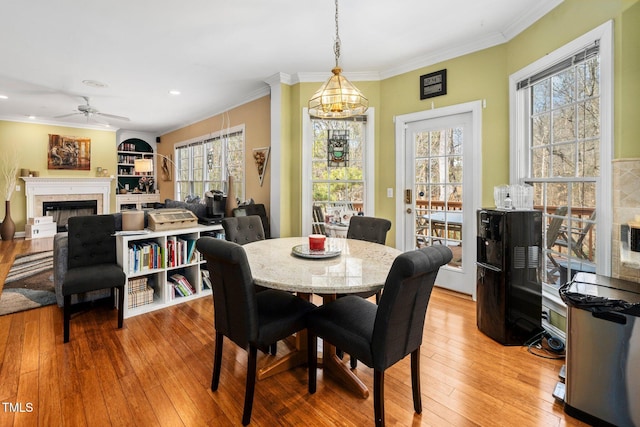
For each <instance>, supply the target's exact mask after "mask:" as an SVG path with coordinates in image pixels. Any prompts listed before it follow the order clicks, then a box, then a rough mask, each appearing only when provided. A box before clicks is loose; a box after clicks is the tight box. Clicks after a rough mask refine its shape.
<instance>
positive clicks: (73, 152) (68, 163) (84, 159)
mask: <svg viewBox="0 0 640 427" xmlns="http://www.w3.org/2000/svg"><path fill="white" fill-rule="evenodd" d="M47 169H71V170H83V171H88V170H91V138H85V137H77V136H63V135H54V134H49V146H48V148H47Z"/></svg>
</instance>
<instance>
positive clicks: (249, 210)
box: [231, 203, 271, 239]
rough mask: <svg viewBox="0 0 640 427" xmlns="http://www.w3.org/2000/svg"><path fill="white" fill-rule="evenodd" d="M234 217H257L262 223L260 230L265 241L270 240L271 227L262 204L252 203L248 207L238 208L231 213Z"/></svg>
mask: <svg viewBox="0 0 640 427" xmlns="http://www.w3.org/2000/svg"><path fill="white" fill-rule="evenodd" d="M231 214H232V215H233V216H234V217H241V216H251V215H258V216H259V217H260V221H262V229H263V230H264V236H265V239H270V238H271V226H270V225H269V217H268V216H267V209H266V208H265V206H264V204H262V203H253V204H250V205H243V206H238V207H237V208H235V209H233V211H231Z"/></svg>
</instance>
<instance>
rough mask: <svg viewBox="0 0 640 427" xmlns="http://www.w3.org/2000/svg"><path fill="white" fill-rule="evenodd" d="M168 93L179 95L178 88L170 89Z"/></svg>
mask: <svg viewBox="0 0 640 427" xmlns="http://www.w3.org/2000/svg"><path fill="white" fill-rule="evenodd" d="M169 95H180V91H179V90H175V89H174V90H170V91H169Z"/></svg>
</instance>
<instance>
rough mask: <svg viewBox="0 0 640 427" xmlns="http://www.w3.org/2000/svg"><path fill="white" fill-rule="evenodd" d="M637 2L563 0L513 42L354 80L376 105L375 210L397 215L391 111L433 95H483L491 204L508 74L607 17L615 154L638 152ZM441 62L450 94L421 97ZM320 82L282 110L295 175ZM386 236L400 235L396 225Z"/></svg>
mask: <svg viewBox="0 0 640 427" xmlns="http://www.w3.org/2000/svg"><path fill="white" fill-rule="evenodd" d="M639 9H640V3H639V2H638V0H565V1H564V2H563V3H562V4H561V5H559V6H558V7H557V8H556V9H554V10H553V11H551V12H550V13H549V14H547V15H546V16H544V17H543V18H541V19H540V20H539V21H538V22H536V23H535V24H534V25H532V26H531V27H529V28H528V29H527V30H525V31H524V32H522V33H521V34H520V35H518V36H517V37H515V38H514V39H512V40H511V41H509V42H508V43H505V44H502V45H500V46H495V47H492V48H488V49H485V50H482V51H479V52H475V53H472V54H468V55H464V56H461V57H458V58H454V59H451V60H447V61H443V62H441V63H438V64H434V65H432V66H429V67H425V68H421V69H418V70H414V71H411V72H408V73H405V74H402V75H398V76H394V77H391V78H388V79H385V80H382V81H379V82H357V81H356V82H354V83H355V84H356V86H357V87H358V88H359V89H360V90H361V91H362V92H363V93H364V94H365V96H367V97H368V98H369V100H370V105H371V106H373V107H375V108H376V117H375V120H376V134H375V140H376V145H375V150H376V155H375V163H376V164H375V171H376V176H375V182H374V185H375V194H376V205H375V206H376V207H375V213H374V214H375V215H376V216H381V217H385V218H388V219H391V220H392V221H393V220H394V219H395V198H387V197H386V188H389V187H391V188H395V174H396V168H395V162H396V159H395V125H394V117H395V116H397V115H401V114H407V113H413V112H418V111H424V110H428V109H431V108H432V102H433V107H434V108H440V107H445V106H450V105H455V104H461V103H465V102H470V101H476V100H485V101H486V107H485V108H484V109H483V111H482V204H483V205H493V187H494V186H496V185H500V184H504V183H507V182H508V181H509V86H508V82H509V75H510V74H512V73H514V72H515V71H517V70H519V69H521V68H523V67H525V66H527V65H528V64H530V63H532V62H534V61H536V60H538V59H539V58H541V57H543V56H544V55H546V54H547V53H549V52H552V51H553V50H555V49H557V48H559V47H561V46H563V45H564V44H566V43H567V42H569V41H571V40H573V39H575V38H577V37H579V36H581V35H583V34H584V33H586V32H588V31H590V30H592V29H594V28H595V27H597V26H599V25H601V24H603V23H605V22H606V21H608V20H613V21H614V29H615V30H614V31H615V33H614V43H615V50H614V59H615V62H614V67H615V71H614V72H615V75H614V77H615V94H614V100H615V110H614V116H615V123H614V129H615V134H614V137H615V141H614V151H615V152H614V157H615V158H630V157H640V142H638V141H640V120H638V119H637V118H636V117H635V116H636V115H637V113H638V111H639V110H640V109H639V108H638V106H639V102H640V101H638V100H639V99H640V93H639V92H640V78H639V77H638V76H640V47H639V43H640V10H639ZM441 69H447V94H446V95H444V96H440V97H436V98H431V99H427V100H423V101H421V100H420V97H419V92H418V88H419V77H420V75H422V74H426V73H429V72H433V71H437V70H441ZM347 71H348V70H347ZM319 85H320V82H318V83H301V84H298V85H294V89H293V91H292V93H296V92H297V93H299V96H296V97H294V98H293V99H291V105H290V107H291V109H290V110H289V111H286V110H283V115H286V114H288V115H289V116H290V117H291V118H292V123H291V140H290V141H287V142H288V144H289V148H290V149H291V151H292V152H295V154H296V156H294V157H292V158H291V159H290V160H291V161H292V162H295V164H293V163H291V167H292V169H293V170H294V171H295V172H293V173H297V175H292V176H291V180H292V182H296V183H299V182H301V181H302V179H301V178H302V177H301V175H300V172H299V170H300V168H299V163H300V161H301V158H300V156H299V153H300V150H299V148H296V146H295V145H296V144H298V145H300V141H302V132H301V128H300V124H299V123H300V120H301V119H300V111H301V110H302V108H304V107H306V105H307V100H308V99H309V97H310V96H311V95H312V94H313V92H315V90H317V88H318V86H319ZM284 168H286V163H283V169H284ZM296 187H297V186H296ZM290 190H291V191H292V193H293V194H291V195H290V205H289V212H290V215H289V216H288V217H287V218H288V220H291V221H293V222H294V223H295V224H299V223H300V219H299V218H300V208H299V206H300V204H301V201H300V194H301V192H300V191H298V192H297V193H296V192H295V188H294V187H293V186H292V187H291V188H290ZM396 196H397V195H396ZM286 208H287V207H285V206H283V210H284V209H286ZM285 215H286V214H285ZM298 227H299V226H298ZM292 231H296V230H292ZM298 231H299V230H298ZM294 234H295V233H294ZM387 241H389V242H393V241H395V229H394V228H392V229H391V231H390V233H389V236H388V239H387Z"/></svg>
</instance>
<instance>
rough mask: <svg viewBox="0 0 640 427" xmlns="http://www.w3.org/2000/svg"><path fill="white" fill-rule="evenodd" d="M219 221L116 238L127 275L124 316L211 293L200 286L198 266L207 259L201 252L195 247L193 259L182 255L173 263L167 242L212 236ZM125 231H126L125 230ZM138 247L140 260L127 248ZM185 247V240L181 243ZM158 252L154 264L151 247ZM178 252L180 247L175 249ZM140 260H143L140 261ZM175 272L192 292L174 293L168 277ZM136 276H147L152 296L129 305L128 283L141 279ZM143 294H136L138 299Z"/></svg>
mask: <svg viewBox="0 0 640 427" xmlns="http://www.w3.org/2000/svg"><path fill="white" fill-rule="evenodd" d="M222 230H223V229H222V226H221V225H206V226H205V225H197V226H195V227H192V228H184V229H178V230H164V231H148V230H146V231H145V234H121V235H118V236H117V238H116V249H117V257H118V265H120V266H121V267H122V270H123V271H124V273H125V275H126V276H127V284H126V285H125V298H124V301H125V303H124V313H123V314H124V317H125V318H128V317H132V316H137V315H139V314H143V313H148V312H150V311H153V310H158V309H161V308H165V307H168V306H171V305H174V304H180V303H182V302H186V301H189V300H192V299H194V298H200V297H203V296H207V295H208V296H210V295H211V288H208V287H207V286H203V281H202V273H201V270H206V261H204V260H203V259H202V256H201V255H200V254H199V253H198V252H197V251H194V256H193V257H192V259H189V260H186V261H185V258H186V257H183V259H182V260H180V259H177V258H174V259H175V263H173V264H172V262H171V258H172V257H171V251H170V250H169V247H170V246H174V247H175V245H174V244H172V243H169V242H178V241H180V240H182V241H184V242H187V241H195V240H197V239H198V238H200V237H201V236H204V235H211V236H212V237H215V235H216V233H218V232H222ZM125 233H126V232H125ZM134 246H135V247H136V248H137V249H139V255H142V257H139V258H138V259H139V261H138V262H137V263H136V262H135V259H134V258H133V257H132V255H131V253H130V251H129V249H130V248H132V247H134ZM183 246H185V247H187V252H186V253H187V255H188V244H183ZM154 248H155V250H156V251H155V253H156V254H158V256H157V257H156V259H157V262H156V265H155V266H154V265H153V264H152V263H151V261H146V260H147V259H150V258H149V257H150V256H151V254H152V253H154V251H153V249H154ZM145 251H147V252H148V253H149V256H148V257H147V258H144V253H145ZM176 253H179V251H176ZM140 260H143V261H146V262H142V263H141V262H140ZM175 274H180V275H182V276H184V277H185V278H186V279H187V280H188V282H189V283H190V284H191V286H192V288H193V293H192V294H189V295H187V296H179V294H178V296H176V293H175V291H174V285H173V282H172V280H171V277H172V276H173V275H175ZM138 279H143V280H142V281H144V279H146V281H147V286H149V287H150V288H151V289H153V300H150V299H149V302H148V303H144V304H142V305H139V306H137V307H131V308H130V307H129V298H130V297H129V291H130V289H129V287H130V286H129V284H130V283H131V284H132V285H133V284H135V283H136V282H140V280H138ZM148 293H149V294H150V292H148ZM142 299H144V298H138V303H141V300H142Z"/></svg>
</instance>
